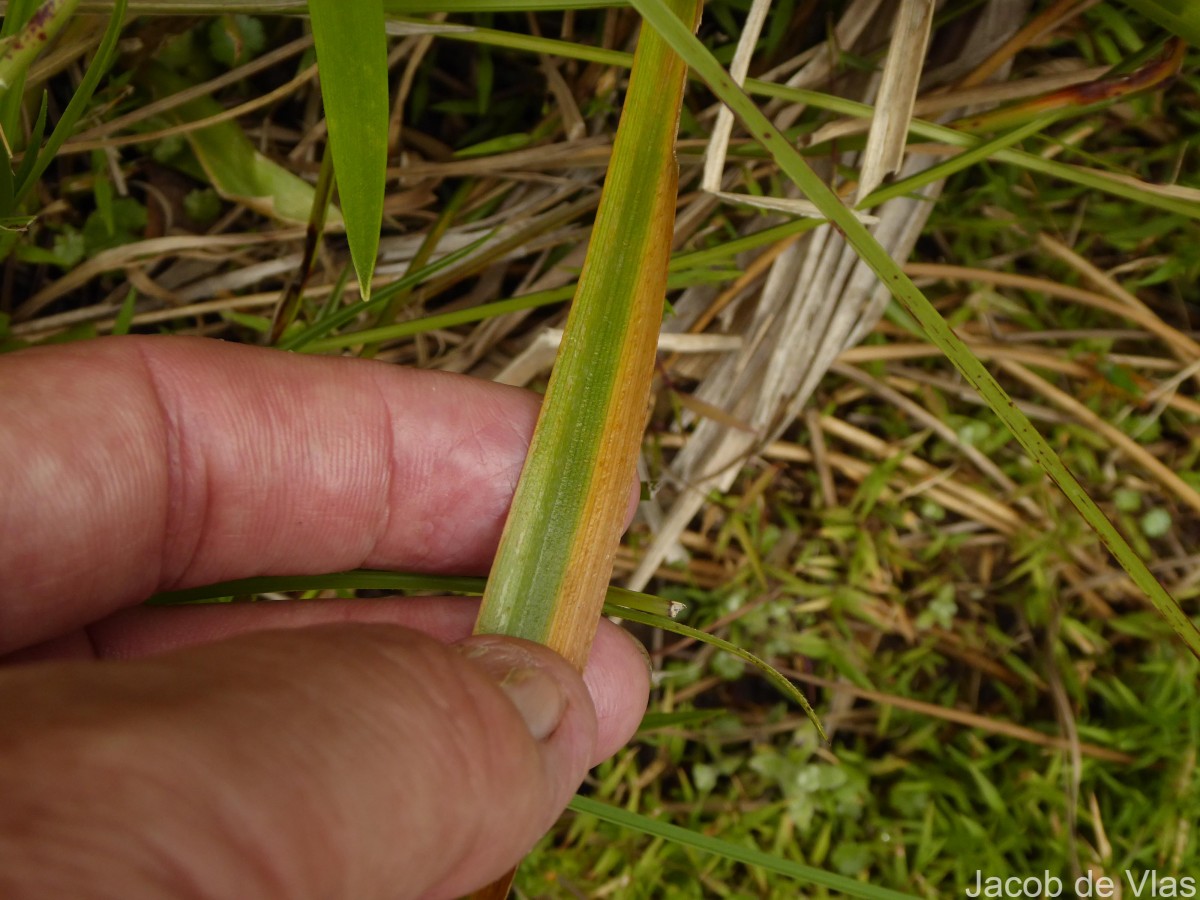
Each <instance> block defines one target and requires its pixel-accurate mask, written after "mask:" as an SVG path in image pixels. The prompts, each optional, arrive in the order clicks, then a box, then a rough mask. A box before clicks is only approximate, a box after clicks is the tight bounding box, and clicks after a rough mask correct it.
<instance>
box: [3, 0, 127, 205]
mask: <svg viewBox="0 0 1200 900" xmlns="http://www.w3.org/2000/svg"><path fill="white" fill-rule="evenodd" d="M124 22H125V0H116V2H115V3H114V4H113V7H112V16H111V17H110V18H109V20H108V27H107V28H106V29H105V30H104V37H102V38H101V39H100V46H99V47H97V48H96V55H95V56H94V57H92V61H91V63H90V64H89V65H88V67H87V71H86V72H85V73H84V75H83V80H82V81H81V82H79V87H78V88H76V90H75V93H74V94H72V95H71V100H70V102H69V103H67V108H66V109H64V110H63V114H62V116H61V117H60V118H59V120H58V124H57V125H55V126H54V130H53V131H52V132H50V139H49V140H48V141H46V145H45V146H44V147H42V149H41V150H40V151H38V152H37V153H36V158H37V162H36V163H34V164H33V166H32V167H31V168H30V169H29V172H28V174H27V176H26V177H25V180H24V181H22V182H20V183H19V184H18V185H17V196H16V199H15V201H14V204H16V205H19V204H20V203H21V201H22V200H24V199H25V196H26V195H27V194H28V193H29V191H30V190H32V189H33V186H34V185H35V184H36V183H37V180H38V179H39V178H40V177H41V176H42V173H43V172H45V171H46V167H47V166H49V165H50V163H51V162H53V160H54V155H55V154H56V153H58V148H59V147H61V146H62V145H63V143H64V142H65V141H66V139H67V137H68V136H69V135H70V134H71V132H72V131H73V130H74V128H75V123H76V122H78V121H79V118H80V117H81V116H82V115H83V112H84V110H85V109H87V105H88V104H89V103H90V102H91V101H92V94H94V93H95V92H96V87H97V86H98V85H99V84H100V79H101V78H103V77H104V73H105V72H107V71H108V66H109V64H110V63H111V62H112V59H113V54H114V53H116V49H117V38H119V37H120V36H121V26H122V25H123V24H124ZM27 152H28V153H34V148H33V147H30V148H29V150H28V151H27Z"/></svg>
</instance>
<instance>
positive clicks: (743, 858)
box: [569, 795, 914, 900]
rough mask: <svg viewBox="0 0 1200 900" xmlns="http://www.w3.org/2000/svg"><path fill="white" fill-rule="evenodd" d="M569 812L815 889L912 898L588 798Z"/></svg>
mask: <svg viewBox="0 0 1200 900" xmlns="http://www.w3.org/2000/svg"><path fill="white" fill-rule="evenodd" d="M569 808H570V809H571V810H572V811H574V812H577V813H581V814H583V815H587V816H595V817H596V818H597V819H600V820H602V821H604V822H611V823H612V824H613V825H617V826H619V827H621V828H624V829H627V830H629V831H634V832H638V833H640V834H646V835H651V836H653V837H660V838H664V839H666V840H668V841H671V842H673V843H676V844H680V845H682V846H684V847H691V848H692V849H694V850H700V851H701V852H703V853H712V854H714V855H716V856H720V857H723V858H724V859H729V860H734V861H736V862H740V863H745V864H746V865H748V866H757V867H759V868H761V869H764V870H766V871H768V872H774V873H775V874H776V875H784V876H786V877H788V878H794V879H796V880H797V881H802V882H805V883H806V884H810V885H813V886H814V887H823V888H828V889H829V890H833V891H840V892H842V893H843V894H846V895H847V896H850V897H861V898H862V900H912V898H913V897H914V895H912V894H902V893H900V892H899V891H893V890H891V889H889V888H882V887H876V886H875V885H871V884H867V883H866V882H864V881H856V880H855V879H853V878H847V877H846V876H845V875H835V874H834V873H833V872H826V871H825V870H824V869H818V868H815V867H814V866H806V865H804V864H802V863H798V862H792V861H791V860H788V859H781V858H780V857H777V856H771V855H770V854H767V853H764V852H763V851H761V850H758V849H755V848H753V847H744V846H742V845H740V844H734V843H731V842H729V841H723V840H721V839H720V838H715V837H710V836H709V835H707V834H701V833H700V832H697V831H689V830H688V829H687V828H680V827H679V826H678V825H672V824H671V823H670V822H660V821H659V820H658V819H651V818H650V817H649V816H643V815H641V814H639V813H635V812H630V811H629V810H627V809H622V808H621V807H619V806H613V805H611V804H609V803H601V802H600V801H598V800H593V799H592V798H590V797H580V796H578V795H576V797H575V798H574V799H573V800H572V801H571V803H570V804H569Z"/></svg>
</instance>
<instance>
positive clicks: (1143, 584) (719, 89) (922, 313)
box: [632, 0, 1200, 657]
mask: <svg viewBox="0 0 1200 900" xmlns="http://www.w3.org/2000/svg"><path fill="white" fill-rule="evenodd" d="M632 2H633V5H634V6H635V7H636V8H637V10H638V12H640V13H641V14H642V15H643V17H645V19H646V20H647V21H648V22H649V23H650V24H651V25H652V26H653V27H654V28H655V29H656V30H657V31H659V33H661V34H662V35H663V37H664V38H665V39H666V40H667V41H668V42H669V43H670V44H671V46H672V47H674V48H675V50H676V52H678V53H679V54H680V56H682V57H683V58H684V59H686V60H687V62H688V64H689V65H690V66H691V67H692V69H693V70H694V71H695V72H696V73H697V74H698V75H699V76H700V77H701V78H702V79H704V81H705V82H706V83H707V84H708V85H709V87H711V88H712V89H713V91H714V93H716V94H717V96H718V97H720V98H721V100H722V101H723V102H725V103H727V104H728V105H729V106H730V107H731V108H732V109H733V111H734V112H735V113H737V115H738V117H739V118H740V119H741V120H742V122H743V124H744V125H745V126H746V127H747V129H748V130H749V132H750V134H752V135H753V136H754V138H755V140H757V141H758V142H759V143H761V144H762V145H763V147H764V148H765V149H766V150H767V152H768V153H770V155H771V157H772V158H773V159H774V160H775V162H776V163H777V164H778V165H779V167H780V168H781V169H782V170H783V171H784V172H785V173H786V174H787V175H788V177H790V178H791V179H792V181H793V182H795V184H796V186H797V187H799V188H800V190H801V191H802V192H803V193H804V195H805V196H806V197H808V199H810V200H812V201H813V203H815V204H817V206H818V207H819V208H820V209H821V211H822V212H823V213H824V214H825V216H826V217H827V218H828V219H829V220H830V222H832V223H833V224H834V225H835V226H836V227H837V228H838V230H839V231H840V232H841V233H842V234H843V235H844V236H845V238H846V240H847V241H848V242H849V243H850V245H851V246H853V247H854V249H855V251H856V252H857V253H858V255H859V257H860V258H861V259H862V260H863V262H865V263H866V264H867V265H868V266H869V267H870V268H871V269H872V271H874V272H875V274H876V275H878V276H879V278H880V280H881V281H882V282H883V283H884V284H885V285H886V286H887V287H888V289H889V290H890V291H891V293H892V296H894V297H895V298H896V300H897V302H898V303H899V304H900V305H901V306H902V307H904V309H905V310H906V311H907V312H908V313H909V315H911V316H912V317H913V318H914V319H916V320H917V322H918V323H919V324H920V325H921V329H922V331H924V333H925V335H926V337H928V339H929V340H930V341H932V342H933V343H934V344H935V345H936V346H937V347H938V349H939V350H941V351H942V352H943V353H944V354H945V355H946V356H947V358H948V359H949V360H950V361H951V362H952V363H953V364H954V366H955V368H957V369H958V370H959V372H960V373H962V375H963V377H964V378H965V379H966V380H967V382H968V383H969V384H970V385H971V386H972V387H973V388H975V390H976V391H977V392H978V393H979V395H980V396H981V397H982V398H983V399H984V401H985V402H986V403H987V405H988V406H989V407H990V408H991V409H992V411H993V412H994V413H995V414H996V415H997V417H999V418H1000V420H1001V421H1002V422H1003V423H1004V425H1005V427H1006V428H1008V430H1009V431H1010V432H1011V433H1012V435H1013V436H1014V437H1015V438H1016V439H1017V441H1018V442H1019V443H1020V444H1021V446H1022V447H1023V448H1025V451H1026V452H1027V453H1028V454H1029V455H1030V457H1031V458H1032V459H1033V461H1034V462H1035V463H1037V465H1038V466H1039V467H1040V468H1041V469H1042V471H1043V472H1045V473H1046V475H1047V476H1049V478H1050V479H1051V480H1052V481H1054V483H1055V484H1057V485H1058V486H1059V488H1060V489H1061V490H1062V492H1063V494H1064V495H1065V496H1066V497H1067V499H1068V500H1069V501H1070V502H1071V504H1072V505H1073V506H1074V507H1075V508H1076V509H1077V510H1078V511H1079V513H1080V515H1081V516H1083V518H1084V520H1085V521H1086V522H1087V523H1088V525H1090V526H1091V527H1092V529H1093V530H1094V531H1095V532H1096V534H1097V535H1098V536H1099V538H1100V540H1101V542H1102V543H1103V544H1104V545H1105V546H1106V547H1107V548H1108V549H1109V551H1110V552H1111V553H1112V554H1113V556H1114V557H1115V558H1116V560H1117V561H1118V562H1119V563H1120V564H1121V566H1122V567H1123V568H1124V569H1125V571H1126V572H1128V573H1129V575H1130V577H1131V578H1132V579H1133V581H1134V583H1135V584H1137V586H1138V587H1139V588H1140V589H1141V590H1142V591H1144V592H1145V594H1146V596H1147V597H1149V598H1150V601H1151V602H1152V603H1153V604H1154V606H1155V608H1156V609H1158V611H1159V612H1160V613H1161V614H1162V615H1163V617H1164V618H1165V619H1166V620H1167V622H1168V623H1169V624H1170V625H1171V628H1172V629H1173V630H1174V631H1175V633H1176V634H1178V635H1179V637H1180V638H1181V639H1182V640H1183V642H1184V643H1185V644H1186V645H1187V647H1188V648H1189V649H1190V650H1191V651H1192V653H1194V654H1195V655H1196V656H1197V657H1200V630H1197V628H1196V625H1195V623H1194V622H1193V621H1192V620H1191V619H1190V618H1189V617H1188V616H1187V615H1186V614H1185V613H1184V612H1183V610H1182V609H1181V608H1180V606H1179V604H1178V603H1177V602H1176V600H1175V599H1174V598H1173V597H1171V595H1170V594H1168V593H1167V591H1166V590H1165V589H1164V588H1163V587H1162V585H1161V584H1159V582H1158V579H1157V578H1155V577H1154V575H1153V573H1151V571H1150V570H1149V568H1148V567H1147V566H1146V563H1145V562H1144V561H1143V560H1142V559H1141V557H1139V556H1138V555H1137V553H1136V551H1134V549H1133V548H1132V547H1131V546H1130V545H1129V543H1128V541H1126V540H1125V538H1124V536H1123V535H1122V534H1121V533H1120V532H1119V531H1118V530H1117V529H1116V527H1115V526H1114V525H1113V524H1112V523H1111V522H1110V521H1109V520H1108V518H1107V517H1106V516H1105V515H1104V513H1103V512H1101V511H1100V508H1099V507H1098V506H1097V505H1096V503H1095V501H1093V500H1092V498H1091V497H1089V496H1088V494H1087V492H1086V491H1085V490H1084V489H1083V487H1082V486H1081V485H1080V484H1079V482H1078V481H1077V480H1076V479H1075V476H1073V475H1072V474H1071V473H1070V472H1069V471H1068V470H1067V467H1066V466H1065V465H1063V462H1062V460H1061V459H1059V457H1058V455H1057V454H1056V453H1055V452H1054V450H1053V449H1052V448H1051V447H1050V445H1049V443H1047V441H1046V439H1045V438H1043V437H1042V435H1041V434H1040V433H1039V432H1038V431H1037V429H1035V428H1034V427H1033V425H1032V424H1030V422H1029V419H1027V418H1026V417H1025V415H1024V413H1022V412H1021V411H1020V410H1019V409H1017V406H1016V404H1015V403H1014V402H1013V400H1012V398H1011V397H1009V396H1008V394H1007V393H1006V392H1005V391H1004V389H1003V388H1002V387H1000V384H999V383H998V382H997V381H996V379H995V378H993V377H992V375H991V373H990V372H988V370H987V369H986V368H985V367H984V365H983V364H982V363H981V362H980V361H979V360H978V359H977V358H976V357H975V356H974V355H973V354H972V353H971V352H970V350H968V349H967V347H966V346H965V345H964V344H963V342H962V340H960V339H959V337H958V335H956V334H955V333H954V331H953V330H952V329H951V328H950V326H949V325H948V324H947V323H946V320H945V319H943V318H942V316H941V314H940V313H939V312H938V311H937V309H936V308H935V307H934V306H933V304H932V303H930V302H929V300H928V299H927V298H926V297H925V295H924V294H922V293H921V291H920V290H919V289H918V288H917V286H916V285H915V284H913V282H912V281H911V280H910V279H909V278H908V276H907V275H905V274H904V272H903V270H902V269H901V268H900V266H899V265H898V264H897V263H896V262H895V260H893V259H892V258H891V257H890V256H889V255H888V253H887V251H886V250H884V249H883V247H881V246H880V245H879V242H878V241H876V240H875V238H874V237H873V236H872V235H871V233H870V232H869V231H868V230H867V228H866V227H865V226H864V225H863V224H862V223H861V222H859V221H858V219H857V218H855V217H854V215H853V214H852V212H851V210H849V209H848V208H847V207H846V206H845V205H844V204H843V203H842V201H841V200H840V199H839V198H838V197H837V195H836V194H834V192H833V191H832V190H831V189H830V188H829V186H828V185H826V184H825V183H824V182H823V181H822V180H821V179H820V178H819V177H818V176H817V174H816V173H815V172H813V170H812V169H811V168H809V166H808V163H806V162H805V161H804V158H803V157H802V156H801V155H800V154H799V153H797V152H796V151H795V150H794V149H793V148H792V145H791V143H790V142H789V141H788V140H787V138H785V137H784V136H783V135H782V134H780V132H779V131H778V129H776V128H775V126H774V125H772V124H771V122H770V121H769V120H768V119H767V117H766V116H764V115H763V114H762V112H760V111H759V109H758V107H757V106H755V105H754V103H753V102H752V101H751V100H750V98H749V97H747V96H746V94H744V93H743V92H742V91H741V90H740V89H739V88H738V87H737V86H736V85H735V84H734V83H733V80H732V79H731V78H730V77H729V75H728V73H726V72H725V71H724V69H722V68H721V65H720V63H718V62H717V61H716V60H715V59H713V57H712V55H711V54H710V53H709V52H708V50H707V49H706V48H705V47H704V45H703V44H701V43H700V42H699V41H698V40H697V39H696V38H695V36H694V35H693V34H692V32H691V30H689V29H688V28H687V26H686V25H684V23H682V22H680V21H679V19H678V18H677V17H676V16H675V14H674V13H673V12H672V11H671V10H670V9H669V8H668V7H667V5H666V4H665V3H663V0H632Z"/></svg>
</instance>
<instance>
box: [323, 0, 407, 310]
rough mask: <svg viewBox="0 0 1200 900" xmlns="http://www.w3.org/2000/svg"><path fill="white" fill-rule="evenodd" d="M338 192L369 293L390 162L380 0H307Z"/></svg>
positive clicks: (356, 268)
mask: <svg viewBox="0 0 1200 900" xmlns="http://www.w3.org/2000/svg"><path fill="white" fill-rule="evenodd" d="M308 12H309V16H310V17H311V18H312V30H313V42H314V43H315V44H316V48H317V65H318V66H320V70H319V71H320V74H321V99H322V101H323V103H324V104H325V119H326V122H327V123H328V125H329V143H330V150H331V152H332V153H333V171H334V177H335V178H336V179H337V186H338V200H339V203H340V205H341V208H342V216H343V218H344V219H345V221H346V239H347V241H348V242H349V244H350V258H351V259H352V260H353V261H354V271H355V273H356V274H357V275H358V285H359V290H360V292H361V294H362V297H363V298H364V299H368V298H369V297H370V296H371V275H372V274H373V273H374V271H375V256H376V254H377V253H378V251H379V225H380V222H381V221H382V220H383V195H384V181H385V176H386V170H387V133H388V113H389V110H388V82H387V77H388V72H387V36H386V33H385V31H384V21H383V3H382V0H354V2H353V3H345V2H342V0H309V2H308Z"/></svg>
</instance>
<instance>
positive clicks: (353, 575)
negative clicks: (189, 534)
mask: <svg viewBox="0 0 1200 900" xmlns="http://www.w3.org/2000/svg"><path fill="white" fill-rule="evenodd" d="M486 584H487V580H486V579H484V578H480V577H478V576H475V575H429V574H425V573H419V574H410V573H407V572H381V571H376V570H373V569H356V570H354V571H353V572H334V573H332V574H329V575H261V576H258V577H255V578H239V579H237V580H236V581H222V582H219V583H218V584H209V585H204V586H202V587H195V588H184V589H183V590H179V591H168V592H166V593H162V594H155V595H154V596H153V597H151V598H150V599H149V600H147V601H146V603H147V604H148V605H150V606H180V605H186V604H189V603H204V602H207V601H213V600H216V599H218V598H221V597H242V596H249V595H252V594H270V593H275V592H276V591H330V590H347V591H354V590H358V591H444V592H445V593H448V594H482V593H483V589H484V587H485V586H486ZM681 608H682V604H681V603H679V602H678V601H677V600H667V599H666V598H664V597H656V596H654V595H653V594H643V593H640V592H639V591H630V590H626V589H625V588H619V587H610V588H609V589H608V592H607V593H606V594H605V601H604V614H605V615H606V616H622V617H628V616H629V615H630V613H645V614H648V615H651V616H655V617H656V618H659V619H666V620H667V621H670V620H672V619H673V618H674V617H675V616H677V615H678V614H679V612H680V609H681ZM701 634H702V635H703V637H698V638H697V640H705V639H706V638H708V637H710V635H707V634H705V633H703V632H701ZM687 636H688V637H691V636H692V635H691V634H690V633H689V634H688V635H687Z"/></svg>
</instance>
